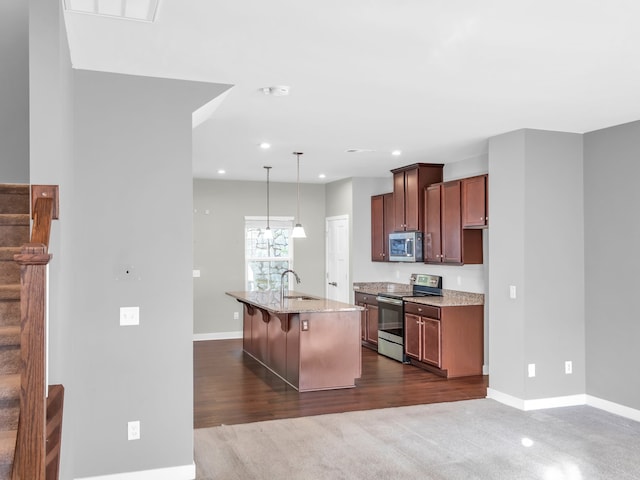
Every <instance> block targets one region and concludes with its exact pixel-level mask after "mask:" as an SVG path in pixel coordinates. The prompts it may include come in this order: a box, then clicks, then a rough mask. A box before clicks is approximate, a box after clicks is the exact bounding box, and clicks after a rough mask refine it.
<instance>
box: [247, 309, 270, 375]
mask: <svg viewBox="0 0 640 480" xmlns="http://www.w3.org/2000/svg"><path fill="white" fill-rule="evenodd" d="M254 311H255V313H254V314H253V315H252V316H251V348H252V350H253V351H252V352H250V353H251V354H252V355H253V356H254V357H255V358H257V359H258V360H260V361H261V362H262V363H266V361H267V352H268V348H267V345H268V344H267V338H268V337H267V328H268V324H267V322H266V321H265V320H267V321H268V316H266V315H264V314H263V311H262V310H260V309H258V308H255V309H254Z"/></svg>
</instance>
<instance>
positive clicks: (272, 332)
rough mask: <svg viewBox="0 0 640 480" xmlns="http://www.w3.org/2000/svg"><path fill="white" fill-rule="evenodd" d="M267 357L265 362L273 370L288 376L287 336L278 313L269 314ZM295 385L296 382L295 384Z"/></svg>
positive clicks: (285, 376)
mask: <svg viewBox="0 0 640 480" xmlns="http://www.w3.org/2000/svg"><path fill="white" fill-rule="evenodd" d="M267 341H268V347H267V359H266V361H265V362H264V363H265V364H266V365H267V366H268V367H269V368H270V369H271V370H273V371H274V372H275V373H277V374H278V375H280V376H281V377H282V378H284V379H286V378H287V336H286V333H285V332H284V331H283V330H282V323H281V321H280V318H278V316H277V315H273V314H270V315H269V323H268V324H267ZM294 385H295V384H294Z"/></svg>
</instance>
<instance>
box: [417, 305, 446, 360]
mask: <svg viewBox="0 0 640 480" xmlns="http://www.w3.org/2000/svg"><path fill="white" fill-rule="evenodd" d="M420 318H421V320H422V332H423V333H422V345H421V347H422V358H421V360H422V361H423V362H426V363H431V364H432V365H435V366H436V367H438V368H440V366H441V365H442V355H441V351H440V320H434V319H433V318H427V317H420Z"/></svg>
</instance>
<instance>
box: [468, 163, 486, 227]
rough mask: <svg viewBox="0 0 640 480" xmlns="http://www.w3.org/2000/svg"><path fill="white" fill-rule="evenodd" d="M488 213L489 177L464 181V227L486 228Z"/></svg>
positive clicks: (478, 177) (482, 176) (483, 176)
mask: <svg viewBox="0 0 640 480" xmlns="http://www.w3.org/2000/svg"><path fill="white" fill-rule="evenodd" d="M488 221H489V216H488V212H487V175H480V176H477V177H470V178H464V179H463V180H462V227H463V228H469V227H485V226H487V224H488Z"/></svg>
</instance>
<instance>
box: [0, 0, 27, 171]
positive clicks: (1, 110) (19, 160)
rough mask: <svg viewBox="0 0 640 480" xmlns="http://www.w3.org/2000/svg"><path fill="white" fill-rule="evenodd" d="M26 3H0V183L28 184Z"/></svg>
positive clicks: (5, 0)
mask: <svg viewBox="0 0 640 480" xmlns="http://www.w3.org/2000/svg"><path fill="white" fill-rule="evenodd" d="M28 15H29V2H26V1H24V0H2V2H0V86H1V87H0V105H1V107H0V182H1V183H29V16H28Z"/></svg>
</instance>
